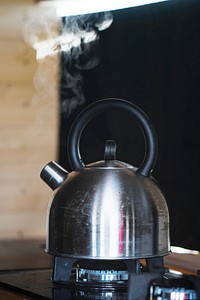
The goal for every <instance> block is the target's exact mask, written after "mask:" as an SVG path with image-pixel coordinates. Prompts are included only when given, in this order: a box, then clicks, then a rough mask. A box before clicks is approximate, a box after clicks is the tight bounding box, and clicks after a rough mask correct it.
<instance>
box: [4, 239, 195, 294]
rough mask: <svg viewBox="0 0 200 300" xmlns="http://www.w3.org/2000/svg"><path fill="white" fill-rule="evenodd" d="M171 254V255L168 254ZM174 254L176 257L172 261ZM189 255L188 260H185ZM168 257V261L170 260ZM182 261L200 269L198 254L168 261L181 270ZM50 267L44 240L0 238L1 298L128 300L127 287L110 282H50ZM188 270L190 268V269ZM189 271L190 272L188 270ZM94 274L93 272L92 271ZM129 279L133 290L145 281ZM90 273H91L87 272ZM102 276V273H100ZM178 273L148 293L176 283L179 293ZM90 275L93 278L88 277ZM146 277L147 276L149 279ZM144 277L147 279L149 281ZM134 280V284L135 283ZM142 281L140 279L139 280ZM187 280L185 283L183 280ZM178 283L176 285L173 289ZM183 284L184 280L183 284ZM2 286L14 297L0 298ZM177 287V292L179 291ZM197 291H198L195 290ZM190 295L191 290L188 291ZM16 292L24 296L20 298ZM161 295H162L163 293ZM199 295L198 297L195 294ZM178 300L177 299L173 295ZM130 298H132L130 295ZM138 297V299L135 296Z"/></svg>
mask: <svg viewBox="0 0 200 300" xmlns="http://www.w3.org/2000/svg"><path fill="white" fill-rule="evenodd" d="M169 257H170V256H169ZM173 257H174V258H175V259H174V261H173ZM188 258H189V259H188ZM170 259H171V261H170ZM181 260H183V261H182V265H184V262H185V265H187V263H188V262H189V263H188V270H189V268H192V267H193V269H194V270H193V274H195V273H196V268H197V269H200V268H199V265H200V259H199V256H192V260H191V257H190V256H188V257H186V256H181V255H179V256H178V255H177V254H175V255H171V258H169V259H168V260H166V261H167V264H168V266H169V262H170V264H171V265H173V268H174V266H175V265H177V266H178V267H177V268H174V269H180V266H179V263H180V261H181ZM166 261H165V263H166ZM52 267H53V260H52V257H51V256H50V255H47V254H46V253H45V251H44V243H43V241H41V240H39V241H1V242H0V299H1V300H7V299H9V300H10V299H12V300H14V299H23V300H24V299H53V300H64V299H65V300H73V299H92V300H96V299H98V300H104V299H106V300H110V299H112V300H125V299H126V300H127V299H128V298H127V287H126V286H124V285H121V286H120V287H118V288H115V287H113V286H112V285H110V286H109V285H107V286H106V288H100V289H99V287H96V286H95V285H94V284H91V283H89V284H86V285H85V284H84V282H83V284H82V285H71V287H70V288H69V286H66V285H62V284H53V283H52V282H51V277H52ZM189 271H190V270H189ZM189 273H191V272H189ZM92 275H94V274H92ZM132 275H133V276H132V277H131V278H130V284H131V286H132V287H133V292H134V289H137V290H138V289H139V285H138V282H137V281H138V280H139V279H141V278H142V276H144V278H143V279H144V280H147V279H148V278H147V276H146V274H141V275H140V276H141V278H139V277H138V276H137V277H134V274H132ZM90 276H91V275H90ZM101 276H102V275H101ZM177 276H178V275H175V277H174V275H172V274H167V273H166V274H165V276H164V281H163V280H162V282H160V281H159V280H154V284H152V285H151V289H150V290H151V293H153V290H154V292H155V289H156V293H157V295H159V288H160V287H162V288H163V287H164V288H165V295H167V294H169V289H168V288H169V283H170V285H171V283H173V285H174V283H175V286H174V293H175V292H177V293H178V292H179V294H180V292H181V290H180V288H179V287H180V282H182V283H183V281H184V280H185V279H184V280H183V278H182V277H180V278H179V279H178V277H177ZM91 278H92V277H91ZM191 278H192V280H193V281H195V280H198V282H197V288H198V290H199V289H200V284H199V277H196V276H191V277H190V279H191ZM148 280H149V279H148ZM148 280H147V281H148ZM136 282H137V284H136ZM140 282H141V280H140ZM186 282H188V281H187V280H186ZM176 284H177V288H176ZM184 285H185V283H184ZM178 286H179V287H178ZM194 286H195V282H193V283H192V282H190V283H189V285H188V283H186V287H187V289H188V290H191V289H193V287H194ZM1 289H6V290H7V291H10V292H13V293H17V295H18V296H17V297H16V298H15V297H14V296H13V297H12V298H10V297H7V296H6V297H2V296H1ZM178 289H179V291H178ZM198 293H199V291H198ZM190 294H191V293H190ZM19 295H24V296H23V297H21V298H19ZM163 295H164V294H163ZM167 297H168V296H166V297H165V298H161V297H160V298H158V297H157V298H155V297H154V298H153V297H152V298H151V299H169V298H167ZM195 297H196V296H194V297H193V298H180V299H181V300H182V299H184V300H185V299H192V300H194V299H200V298H197V297H196V298H195ZM198 297H199V296H198ZM174 299H179V298H174ZM129 300H133V299H132V298H129ZM137 300H141V298H137Z"/></svg>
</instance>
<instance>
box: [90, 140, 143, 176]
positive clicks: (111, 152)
mask: <svg viewBox="0 0 200 300" xmlns="http://www.w3.org/2000/svg"><path fill="white" fill-rule="evenodd" d="M116 150H117V145H116V142H115V141H114V140H107V141H106V143H105V148H104V160H101V161H98V162H93V163H90V164H87V165H86V166H85V167H86V168H101V169H102V168H103V169H104V168H110V169H113V168H114V169H127V168H128V169H130V168H131V169H133V170H135V171H136V170H137V168H135V167H133V166H132V165H130V164H128V163H125V162H122V161H119V160H116Z"/></svg>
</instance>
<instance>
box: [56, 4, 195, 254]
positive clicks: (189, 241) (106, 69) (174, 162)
mask: <svg viewBox="0 0 200 300" xmlns="http://www.w3.org/2000/svg"><path fill="white" fill-rule="evenodd" d="M113 18H114V20H113V23H112V25H111V26H110V28H108V29H106V30H105V31H102V32H100V44H99V53H100V56H101V59H100V62H99V64H98V65H97V66H96V67H95V68H93V69H90V70H82V71H81V73H82V75H83V83H82V85H83V90H84V94H85V99H86V101H85V102H84V103H83V104H82V105H81V106H79V107H77V109H75V110H74V111H73V113H72V114H71V115H70V116H67V115H66V114H65V113H63V111H62V101H63V99H64V98H65V99H66V97H67V95H64V94H65V92H64V91H63V89H62V84H63V81H62V80H63V78H62V76H61V97H60V98H61V99H60V107H61V109H60V112H61V114H60V136H59V151H58V156H59V162H60V163H61V164H62V165H63V166H64V167H65V168H67V169H68V170H70V166H69V162H68V158H67V154H66V153H67V150H66V148H67V147H66V140H67V135H68V132H69V128H70V126H71V123H72V121H73V120H74V118H75V117H76V115H77V114H78V113H79V112H80V110H82V109H83V108H84V107H86V106H87V105H88V104H89V103H92V102H94V101H96V100H99V99H102V98H107V97H117V98H123V99H126V100H129V101H131V102H133V103H134V104H136V105H138V106H139V107H140V108H141V109H143V110H144V111H145V112H146V113H147V115H148V116H149V118H150V119H151V121H152V123H153V124H154V127H155V130H156V132H157V135H158V141H159V153H158V158H157V163H156V166H155V170H154V173H153V176H154V177H155V178H156V179H157V181H158V182H159V184H160V185H161V187H162V188H163V190H164V192H165V195H166V200H167V203H168V207H169V212H170V221H171V222H170V227H171V244H172V245H176V246H182V247H187V248H191V249H198V250H200V196H199V186H200V176H199V167H200V159H199V155H200V103H199V101H200V1H199V0H197V1H194V0H187V1H184V0H179V1H176V0H175V1H169V2H165V3H159V4H153V5H148V6H143V7H137V8H131V9H124V10H120V11H115V12H113ZM64 68H65V65H64V63H63V61H62V59H61V70H62V71H63V70H64ZM107 139H115V140H116V142H117V145H118V151H117V158H118V159H119V160H122V161H125V162H128V163H130V164H132V165H134V166H139V165H140V163H141V162H142V159H143V155H144V141H143V137H142V134H141V132H140V130H139V129H138V127H137V125H136V124H135V123H134V121H133V120H132V119H131V117H130V116H128V115H127V114H125V113H123V112H117V111H116V112H115V111H113V112H108V113H105V114H103V115H99V116H98V117H96V118H95V120H92V121H91V122H90V123H89V125H87V127H86V128H85V130H84V132H83V134H82V139H81V154H82V158H83V160H84V162H85V163H89V162H92V161H97V160H101V159H103V148H104V142H105V140H107Z"/></svg>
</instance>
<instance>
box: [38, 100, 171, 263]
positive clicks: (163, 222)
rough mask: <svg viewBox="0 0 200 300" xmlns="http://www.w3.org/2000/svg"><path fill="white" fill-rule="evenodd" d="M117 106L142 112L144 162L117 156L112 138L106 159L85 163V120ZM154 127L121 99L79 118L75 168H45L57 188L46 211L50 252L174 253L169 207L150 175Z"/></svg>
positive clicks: (98, 255)
mask: <svg viewBox="0 0 200 300" xmlns="http://www.w3.org/2000/svg"><path fill="white" fill-rule="evenodd" d="M118 105H119V106H120V107H121V106H122V107H124V105H125V107H126V108H127V110H128V111H129V110H130V109H132V110H134V111H137V113H138V111H139V113H138V114H139V117H136V120H137V122H138V123H139V125H141V128H142V129H143V132H144V136H145V138H146V139H145V140H146V148H147V149H146V157H145V159H144V162H143V163H142V165H141V166H140V167H139V168H135V167H133V166H131V165H130V164H127V163H124V162H121V161H118V160H116V145H115V143H114V142H113V141H108V142H107V143H106V146H105V156H104V160H102V161H99V162H95V163H91V164H89V165H86V166H85V165H84V164H83V162H82V160H81V157H80V152H79V140H80V135H81V133H82V130H83V128H84V126H85V125H86V124H85V123H87V122H88V121H89V120H90V119H91V118H92V117H94V116H95V115H96V113H99V112H101V111H104V110H105V108H107V107H115V106H117V108H118ZM134 116H135V115H134ZM141 118H145V122H146V121H148V122H147V124H146V123H145V125H144V122H143V121H141ZM138 119H139V120H138ZM86 120H87V121H86ZM149 128H150V129H149ZM152 128H153V127H152V125H151V124H149V119H148V118H147V116H146V115H145V114H144V113H143V112H142V111H141V110H139V109H138V108H137V107H135V106H133V104H131V103H130V102H127V101H124V100H120V99H105V100H101V101H99V102H97V103H94V104H93V105H92V106H90V107H89V108H86V110H85V111H83V112H82V113H81V115H79V116H78V118H77V119H76V121H75V123H74V125H73V126H72V130H71V132H70V137H69V140H68V147H69V149H68V151H69V157H70V158H71V165H72V168H73V171H72V172H71V173H67V172H66V171H65V170H63V169H62V168H61V167H60V166H59V165H57V163H55V162H51V163H50V164H48V165H47V166H46V167H45V168H44V169H43V171H42V172H41V177H42V179H43V180H44V181H46V182H47V183H48V184H49V185H50V186H51V187H52V188H53V189H54V193H53V195H52V198H51V201H50V203H49V207H48V212H47V240H46V250H47V252H48V253H50V254H52V255H54V256H62V257H73V258H80V259H102V260H112V259H138V258H148V257H155V256H164V255H167V254H168V253H169V251H170V243H169V213H168V208H167V204H166V201H165V198H164V195H163V193H162V190H161V188H160V187H159V185H158V183H157V182H156V180H155V179H154V178H153V177H152V175H151V172H152V167H153V164H154V162H155V159H156V154H157V152H156V150H157V144H156V137H155V133H154V131H153V129H152ZM149 132H150V133H149ZM146 136H147V137H146Z"/></svg>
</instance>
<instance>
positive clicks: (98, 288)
mask: <svg viewBox="0 0 200 300" xmlns="http://www.w3.org/2000/svg"><path fill="white" fill-rule="evenodd" d="M56 260H57V259H56V258H55V261H54V269H53V275H52V269H51V268H38V269H27V270H22V269H21V270H9V271H1V272H0V287H1V288H6V289H9V290H10V291H14V292H17V293H19V294H23V295H26V296H27V297H31V298H28V299H52V300H64V299H65V300H73V299H88V300H90V299H91V300H107V299H109V300H110V299H112V300H161V299H163V300H168V299H169V300H198V299H200V298H199V297H200V295H199V290H200V278H199V277H198V276H192V275H184V274H175V273H173V272H172V271H170V270H168V269H166V268H164V265H163V259H161V258H153V259H149V260H147V261H144V260H142V261H140V260H136V261H132V260H130V261H129V262H128V263H127V261H126V262H124V261H118V262H116V261H109V262H106V261H102V262H101V263H99V262H97V261H91V260H80V261H77V262H75V263H74V264H73V266H72V269H71V270H70V272H69V269H67V266H66V263H67V261H66V259H65V258H64V259H61V260H62V262H61V261H60V258H59V260H57V261H56ZM63 263H65V268H66V272H61V268H60V269H59V267H60V266H59V264H63ZM127 265H128V267H127ZM56 268H57V270H55V269H56ZM62 271H63V270H62ZM66 274H69V281H67V282H64V281H63V282H61V277H62V278H63V280H65V279H66ZM58 276H59V282H56V279H58ZM64 277H65V278H64ZM52 280H54V282H52ZM12 299H15V298H12ZM24 299H26V298H24Z"/></svg>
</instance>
